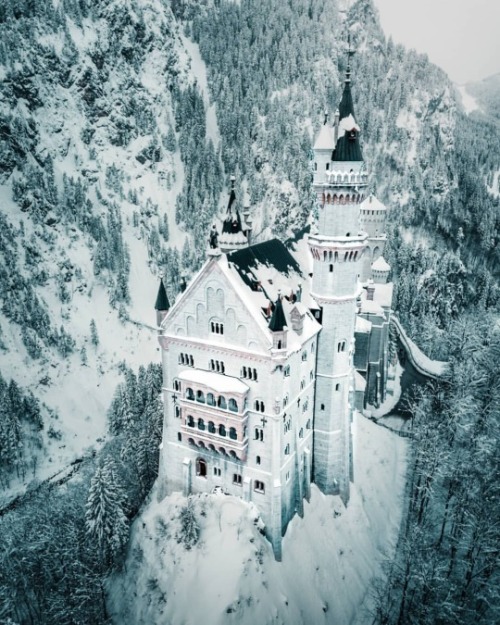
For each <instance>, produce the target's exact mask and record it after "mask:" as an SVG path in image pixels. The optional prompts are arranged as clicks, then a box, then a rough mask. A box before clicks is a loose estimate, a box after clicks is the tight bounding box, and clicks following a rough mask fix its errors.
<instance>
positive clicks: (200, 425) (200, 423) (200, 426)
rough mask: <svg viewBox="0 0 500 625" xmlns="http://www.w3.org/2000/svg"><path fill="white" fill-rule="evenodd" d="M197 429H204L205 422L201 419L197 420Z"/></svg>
mask: <svg viewBox="0 0 500 625" xmlns="http://www.w3.org/2000/svg"><path fill="white" fill-rule="evenodd" d="M198 429H199V430H204V429H205V421H203V419H198Z"/></svg>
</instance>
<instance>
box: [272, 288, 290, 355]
mask: <svg viewBox="0 0 500 625" xmlns="http://www.w3.org/2000/svg"><path fill="white" fill-rule="evenodd" d="M269 329H270V330H271V333H272V335H273V349H286V338H287V334H288V327H287V323H286V317H285V311H284V310H283V304H282V302H281V293H278V299H277V300H276V303H275V305H274V310H273V312H272V315H271V319H270V321H269Z"/></svg>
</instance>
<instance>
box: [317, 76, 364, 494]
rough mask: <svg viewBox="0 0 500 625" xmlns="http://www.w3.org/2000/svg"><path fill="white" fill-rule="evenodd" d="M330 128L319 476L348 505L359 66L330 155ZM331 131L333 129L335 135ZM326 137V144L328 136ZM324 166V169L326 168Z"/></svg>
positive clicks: (320, 241)
mask: <svg viewBox="0 0 500 625" xmlns="http://www.w3.org/2000/svg"><path fill="white" fill-rule="evenodd" d="M324 128H325V126H324V125H323V127H322V129H321V130H320V133H319V136H318V140H317V141H316V143H315V146H314V154H315V161H316V162H317V163H318V167H317V168H316V172H315V176H314V180H313V188H314V190H315V192H316V198H317V203H318V209H319V210H318V213H319V217H318V223H317V233H315V234H313V235H310V236H309V247H310V249H311V253H312V256H313V263H314V264H313V279H312V289H311V295H312V296H313V297H314V298H315V300H316V302H317V304H318V306H319V307H320V308H321V309H322V330H321V333H320V335H319V340H318V349H317V374H316V375H317V377H316V397H315V407H314V446H313V476H314V481H315V482H316V484H317V485H318V487H319V488H320V490H322V491H323V492H324V493H327V494H340V495H341V496H342V498H343V500H344V502H347V500H348V498H349V479H350V475H351V474H352V470H351V469H352V467H351V463H352V458H351V444H350V441H351V417H352V405H351V398H350V390H351V388H352V381H353V373H354V369H353V357H352V354H353V350H354V328H355V319H356V310H357V307H356V300H357V298H358V296H359V294H360V285H359V282H358V278H359V275H360V272H361V259H362V256H363V253H364V250H365V247H366V238H367V236H366V233H365V232H363V231H362V230H361V228H360V219H359V211H360V209H359V206H360V203H361V202H362V201H363V199H364V197H363V192H364V189H365V187H366V184H367V174H366V172H365V170H364V163H363V156H362V152H361V145H360V139H359V134H360V128H359V126H358V125H357V123H356V119H355V116H354V107H353V102H352V95H351V71H350V65H348V67H347V72H346V79H345V83H344V90H343V94H342V99H341V102H340V105H339V110H338V113H337V114H336V115H335V127H334V128H332V129H331V137H332V141H333V140H334V139H335V144H334V145H333V146H332V148H331V150H330V152H329V157H328V160H325V150H326V146H327V143H328V142H327V141H326V137H327V132H326V131H325V129H324ZM328 136H330V132H329V133H328ZM320 138H321V141H320ZM320 163H322V164H323V166H322V167H321V169H320V167H319V164H320Z"/></svg>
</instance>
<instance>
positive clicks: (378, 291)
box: [372, 282, 394, 308]
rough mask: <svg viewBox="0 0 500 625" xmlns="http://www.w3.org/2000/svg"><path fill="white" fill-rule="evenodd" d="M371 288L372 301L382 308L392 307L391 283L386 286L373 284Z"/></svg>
mask: <svg viewBox="0 0 500 625" xmlns="http://www.w3.org/2000/svg"><path fill="white" fill-rule="evenodd" d="M372 286H373V301H374V302H376V303H377V304H379V305H380V306H383V307H384V308H390V307H391V306H392V293H393V290H394V284H393V283H392V282H388V283H387V284H373V285H372Z"/></svg>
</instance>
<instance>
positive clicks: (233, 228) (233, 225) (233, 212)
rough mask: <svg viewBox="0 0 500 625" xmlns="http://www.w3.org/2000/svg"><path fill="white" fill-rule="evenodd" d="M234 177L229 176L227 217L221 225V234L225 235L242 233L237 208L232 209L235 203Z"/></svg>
mask: <svg viewBox="0 0 500 625" xmlns="http://www.w3.org/2000/svg"><path fill="white" fill-rule="evenodd" d="M235 180H236V177H235V176H231V191H230V193H229V202H228V204H227V216H226V218H225V219H224V223H223V224H222V232H223V233H225V234H237V233H238V232H242V231H243V228H242V226H241V217H240V213H239V211H238V209H237V208H233V205H234V203H235V202H236V192H235V190H234V183H235Z"/></svg>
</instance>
